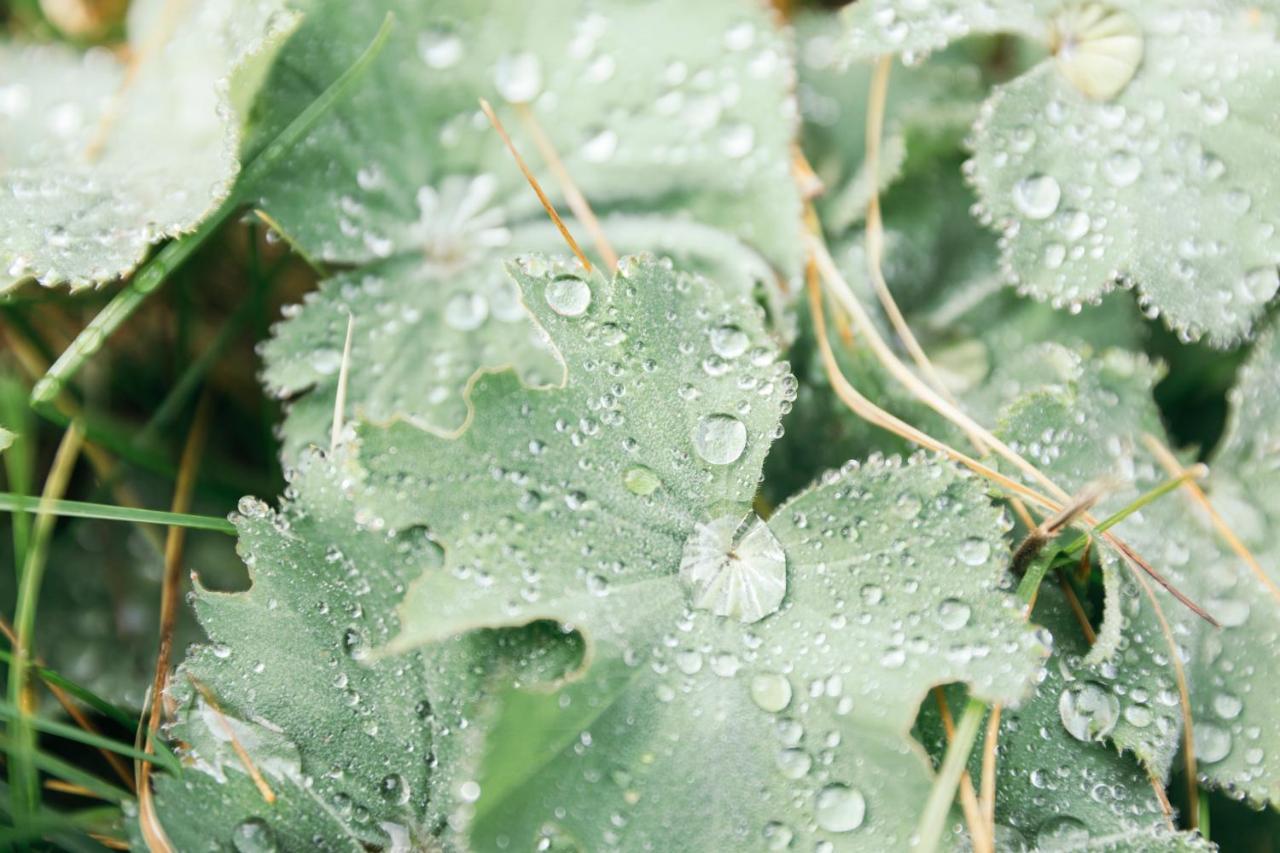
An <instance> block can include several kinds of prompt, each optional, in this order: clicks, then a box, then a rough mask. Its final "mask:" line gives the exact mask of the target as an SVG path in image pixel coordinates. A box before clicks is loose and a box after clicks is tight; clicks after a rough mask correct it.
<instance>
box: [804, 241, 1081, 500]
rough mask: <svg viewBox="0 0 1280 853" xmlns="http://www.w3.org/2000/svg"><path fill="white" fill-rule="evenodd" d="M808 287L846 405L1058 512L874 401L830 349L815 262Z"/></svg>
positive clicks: (830, 372)
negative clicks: (850, 380)
mask: <svg viewBox="0 0 1280 853" xmlns="http://www.w3.org/2000/svg"><path fill="white" fill-rule="evenodd" d="M808 271H809V274H808V291H809V307H810V313H811V314H812V315H813V326H814V332H815V334H816V336H817V339H818V349H819V352H820V353H821V354H822V362H823V367H824V368H825V370H826V374H827V379H828V381H830V382H831V387H832V390H834V391H835V393H836V396H838V397H839V398H840V399H841V401H842V402H844V404H845V405H846V406H848V407H849V408H850V409H851V410H852V411H853V413H854V414H856V415H858V416H859V417H861V418H862V419H863V420H865V421H867V422H868V423H870V424H872V425H874V426H878V427H880V428H881V429H884V430H887V431H888V432H892V433H893V434H895V435H897V436H900V437H902V438H904V439H906V440H907V441H910V442H912V443H913V444H916V445H919V446H920V447H924V448H926V449H928V450H932V451H934V452H936V453H940V454H942V455H943V456H946V457H947V458H949V459H951V460H953V461H955V462H958V463H960V464H961V465H964V466H965V467H966V468H968V469H969V470H971V471H973V472H975V473H977V474H979V475H980V476H982V477H984V478H986V479H988V480H990V481H992V482H993V483H996V484H998V485H1000V486H1002V487H1003V488H1005V489H1007V490H1008V491H1010V492H1012V493H1014V494H1017V495H1021V496H1022V497H1024V498H1026V499H1027V500H1029V501H1031V502H1032V503H1034V504H1036V505H1038V506H1041V507H1043V508H1045V509H1046V510H1048V511H1050V512H1056V511H1058V510H1059V509H1061V506H1060V505H1059V504H1058V503H1057V502H1055V501H1053V500H1052V499H1050V498H1047V497H1044V496H1043V495H1041V494H1040V493H1038V492H1036V491H1035V490H1034V489H1031V488H1028V487H1027V486H1024V485H1022V484H1021V483H1019V482H1017V481H1016V480H1012V479H1010V478H1009V477H1006V476H1005V475H1003V474H1001V473H1000V472H999V471H996V470H994V469H993V468H989V467H988V466H986V465H984V464H982V463H981V462H979V461H977V460H976V459H973V458H971V457H969V456H967V455H965V454H964V453H961V452H960V451H959V450H956V449H955V448H954V447H951V445H949V444H947V443H945V442H942V441H939V440H938V439H936V438H934V437H933V436H931V435H929V434H928V433H926V432H924V431H922V430H919V429H917V428H916V427H913V426H912V425H911V424H909V423H907V422H906V421H903V420H901V419H900V418H898V417H896V416H894V415H892V414H890V413H889V412H886V411H885V410H884V409H882V408H880V407H879V406H877V405H876V404H875V403H873V402H871V401H870V400H869V399H867V398H866V397H864V396H863V395H862V394H861V392H859V391H858V389H856V388H855V387H853V385H852V384H851V383H850V382H849V380H848V379H847V378H846V377H845V375H844V373H843V372H842V371H841V370H840V365H839V363H838V362H837V361H836V357H835V353H834V352H833V351H832V349H831V341H830V339H829V338H828V337H827V322H826V312H825V309H824V308H823V304H822V291H821V286H820V285H819V283H818V277H817V268H816V266H815V265H814V264H813V263H812V261H811V262H810V264H809V267H808Z"/></svg>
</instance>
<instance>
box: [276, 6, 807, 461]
mask: <svg viewBox="0 0 1280 853" xmlns="http://www.w3.org/2000/svg"><path fill="white" fill-rule="evenodd" d="M388 8H390V9H391V10H392V11H394V13H395V15H396V20H397V26H396V30H395V32H394V33H393V35H392V38H391V41H390V42H389V43H388V45H387V47H386V50H385V52H384V54H383V55H382V56H381V57H380V58H379V60H378V62H377V64H376V66H375V67H374V69H373V70H372V71H371V72H370V76H369V80H368V82H367V85H366V86H365V87H364V88H363V89H362V90H361V91H359V92H357V93H355V94H354V96H353V97H351V98H349V99H347V100H346V101H345V102H344V103H342V104H340V105H339V106H338V107H337V108H336V109H335V112H334V115H333V116H332V117H331V118H330V119H329V120H328V121H326V122H325V123H323V124H322V125H321V126H320V127H318V128H317V129H316V130H315V132H314V133H313V134H312V135H311V137H310V138H309V139H308V140H307V141H306V142H305V143H304V144H303V145H301V146H299V148H298V149H296V150H295V151H293V152H292V153H291V154H290V155H289V157H288V158H287V162H286V163H285V164H284V166H283V168H282V169H281V170H280V171H279V172H278V174H277V175H276V176H275V177H274V178H271V179H268V180H267V181H266V182H265V184H264V185H263V186H262V187H261V188H260V189H261V196H262V204H263V206H264V207H265V208H266V210H267V211H268V212H269V213H270V214H271V215H272V217H273V218H274V219H275V220H276V221H278V222H279V223H280V226H281V227H282V228H283V230H284V231H285V232H286V233H287V234H288V235H289V236H290V238H291V239H292V240H293V241H295V242H296V243H297V244H299V245H300V246H302V247H303V248H305V249H307V250H308V251H309V252H310V253H311V254H313V255H315V256H316V257H318V258H320V259H322V260H327V261H337V262H344V263H355V264H359V265H360V268H359V269H358V270H357V271H354V272H352V273H349V274H346V275H344V276H342V277H341V279H339V280H334V281H331V282H330V283H328V284H327V285H326V286H324V287H323V288H322V290H321V291H320V293H319V294H318V295H317V296H316V297H315V298H314V299H312V300H311V301H309V302H308V303H307V305H306V306H305V307H304V308H303V310H302V312H301V316H300V317H299V318H298V319H297V320H293V321H287V322H285V323H283V324H282V325H281V326H279V327H278V328H277V330H276V336H275V338H274V340H272V341H271V343H270V344H269V345H268V347H267V351H266V356H267V370H266V378H267V382H268V384H269V386H270V387H271V388H272V390H273V391H275V392H276V393H278V394H282V395H285V394H288V395H295V394H298V393H300V392H303V391H306V390H307V389H308V388H313V389H314V390H312V391H311V393H310V395H309V396H308V397H307V398H305V402H304V403H303V406H304V408H305V411H300V412H298V413H297V415H296V416H295V415H291V417H290V419H289V422H288V423H287V424H286V428H285V432H286V435H287V437H288V439H289V444H290V445H291V446H292V447H295V448H296V447H297V446H298V445H301V444H304V443H305V442H306V441H309V440H314V439H316V438H318V436H319V435H323V431H316V430H314V429H313V428H312V426H311V424H313V423H314V422H316V421H322V419H324V418H326V417H327V415H326V414H325V413H326V412H328V411H331V410H332V401H333V398H334V384H335V383H334V375H335V373H336V368H337V365H336V359H335V358H334V357H333V356H335V355H336V354H337V352H340V351H341V348H342V343H343V338H344V335H345V330H346V316H347V314H348V313H350V314H352V315H353V316H354V317H355V327H354V338H353V350H352V362H351V385H350V393H349V397H348V400H349V406H350V408H351V409H352V411H353V412H356V413H360V414H362V415H365V416H368V417H370V418H373V419H375V420H387V419H389V418H391V417H393V416H397V415H398V416H404V417H407V418H409V419H411V420H414V421H415V422H417V423H421V424H423V425H426V426H431V427H436V428H439V429H442V430H451V429H455V428H457V427H458V426H459V425H460V424H461V422H462V419H463V415H464V411H463V405H462V402H461V399H460V397H461V391H462V388H463V386H464V385H465V384H466V382H467V381H468V380H469V379H470V378H471V375H472V374H473V373H474V372H475V370H476V369H477V368H479V367H482V366H483V367H497V366H501V365H505V364H514V365H518V366H519V369H520V372H521V375H522V377H523V378H524V379H525V380H526V381H528V382H534V383H536V382H539V381H545V380H548V379H554V378H557V377H558V369H557V366H556V365H554V363H551V362H549V359H548V358H547V354H546V352H545V349H544V348H543V347H541V346H540V345H539V342H538V339H537V336H536V334H535V333H534V332H533V330H532V328H531V327H530V326H529V325H528V323H527V321H525V320H524V319H523V318H521V317H519V316H518V315H519V312H518V309H516V308H515V307H514V306H515V299H514V297H513V294H512V293H511V292H510V282H509V281H507V279H506V278H505V276H503V274H502V271H501V268H500V264H499V259H500V258H503V257H507V256H509V255H511V254H514V253H516V252H517V251H522V252H523V251H543V250H547V249H558V248H560V247H561V246H562V244H561V243H560V238H559V237H558V235H556V234H554V232H549V231H548V229H547V228H546V226H545V214H544V213H543V212H542V209H541V208H540V207H539V206H538V204H537V201H536V199H535V197H534V195H533V193H531V192H530V191H529V189H528V187H527V186H526V185H525V181H524V178H523V177H522V176H521V174H520V172H519V170H518V169H517V168H516V166H515V164H514V163H513V162H512V160H511V157H510V155H509V154H508V152H507V151H506V149H505V148H504V147H503V145H502V143H501V141H500V139H499V138H498V135H497V134H496V133H494V132H493V130H492V129H491V128H490V126H489V123H488V121H487V120H486V119H485V117H484V115H483V114H482V113H481V111H480V108H479V105H478V99H480V98H486V99H488V100H490V101H492V102H493V103H494V104H495V105H496V106H497V109H498V112H499V113H500V114H501V115H502V117H503V119H504V121H505V123H506V124H507V125H508V127H509V128H510V130H511V133H512V135H513V136H514V137H515V139H516V143H517V145H518V146H519V147H520V148H521V150H522V151H523V152H524V153H525V155H526V158H527V159H528V160H529V161H530V162H531V163H533V164H534V168H535V170H536V171H538V172H539V175H540V177H541V178H542V183H543V184H544V186H545V187H546V189H547V190H548V191H549V192H550V193H551V194H552V196H553V198H555V200H556V201H557V202H559V198H558V197H557V196H558V189H557V184H556V181H555V180H554V179H552V178H551V177H550V176H549V175H547V174H546V173H545V170H543V169H540V168H538V163H539V157H538V154H537V149H536V148H535V146H534V144H533V140H532V138H531V137H530V136H529V132H528V130H527V129H526V128H525V127H524V125H522V123H521V121H520V120H519V118H518V115H517V112H516V110H517V109H525V108H527V109H529V110H530V111H531V112H532V113H533V114H534V115H535V116H536V117H537V118H538V120H539V123H540V124H541V125H542V127H543V128H545V130H546V133H547V135H548V136H549V137H550V139H551V141H552V143H553V145H554V146H555V147H556V149H557V150H558V151H559V153H560V155H561V156H562V158H563V160H564V163H565V167H566V169H567V170H568V172H569V173H570V174H571V175H572V177H573V179H574V180H575V181H576V182H577V184H578V185H579V187H580V189H581V190H582V192H583V194H584V195H585V196H586V197H587V199H589V200H590V202H591V203H592V204H593V205H594V206H595V208H596V209H597V211H599V212H601V213H602V214H607V213H608V212H609V210H610V208H611V207H613V206H615V205H620V204H623V203H625V204H626V210H627V213H628V214H632V215H636V214H651V215H660V216H657V217H655V218H656V219H657V223H656V224H655V223H653V222H652V221H651V222H650V224H649V225H648V226H647V228H637V227H634V225H628V224H627V223H625V222H620V221H617V220H611V219H610V218H609V217H608V216H607V215H606V216H605V217H604V219H603V226H604V231H605V234H606V235H607V236H608V237H609V239H610V240H611V241H612V242H613V244H614V246H615V247H616V248H618V249H619V250H620V251H624V252H625V251H635V250H640V249H644V250H651V251H661V252H674V253H676V254H677V256H679V257H681V258H685V257H688V256H690V255H695V256H697V255H701V253H702V252H703V247H702V246H701V245H699V244H698V243H694V244H692V245H687V244H686V245H683V246H682V245H680V243H681V238H682V237H686V236H687V235H686V234H685V232H686V231H687V229H689V228H690V227H691V226H694V225H695V224H698V225H697V227H698V229H699V230H700V231H703V232H710V234H711V242H713V243H716V244H719V245H720V246H721V248H719V249H716V248H715V247H708V248H707V249H706V253H707V254H708V255H710V256H711V257H712V258H713V260H712V261H711V263H713V264H717V263H718V261H717V260H714V259H716V258H719V257H720V256H721V255H724V254H726V253H725V247H726V246H727V245H728V244H733V254H732V255H731V256H730V257H733V256H737V257H740V258H748V259H754V265H755V266H756V267H757V268H762V270H763V274H761V272H759V271H757V272H756V273H755V274H753V275H752V276H751V277H750V278H748V279H746V280H745V281H742V282H738V281H733V282H727V283H726V286H728V285H729V284H732V285H733V286H734V287H735V288H740V289H744V290H745V289H750V288H753V287H755V286H757V285H764V287H763V289H764V290H765V292H771V291H776V286H775V284H774V278H775V273H774V272H772V271H771V270H770V265H773V266H774V267H776V268H777V269H778V270H779V271H780V273H781V274H782V275H783V276H787V275H793V274H795V273H796V272H797V271H798V269H799V262H800V256H799V252H800V249H799V246H800V240H799V237H800V202H799V195H798V192H797V190H796V188H795V185H794V182H793V181H792V178H791V173H790V165H789V163H790V151H791V149H790V145H791V138H792V134H793V131H794V127H795V106H794V98H793V97H792V94H791V76H792V75H791V73H790V67H791V63H790V56H789V52H790V50H789V46H788V45H787V43H786V41H785V39H784V37H783V34H782V32H781V31H780V30H778V28H777V27H776V26H775V22H774V20H773V17H772V15H771V14H770V13H769V11H768V10H767V9H766V8H765V6H764V4H752V3H741V2H736V0H714V2H705V3H700V4H698V7H697V9H696V14H690V10H689V7H688V5H687V4H682V3H679V2H677V1H676V0H661V2H659V3H658V4H657V5H654V4H652V3H650V4H645V5H642V6H636V5H635V4H632V3H624V2H607V3H581V4H580V3H565V2H561V1H560V0H539V2H531V3H517V4H512V3H489V2H475V1H474V0H466V2H460V1H459V2H451V3H436V4H428V5H423V4H421V3H414V2H402V1H401V0H396V1H395V2H376V3H350V2H347V0H319V2H316V3H314V4H313V8H312V11H311V13H310V15H309V17H308V20H307V22H306V23H305V24H304V25H303V27H302V29H301V30H300V32H299V34H298V36H297V37H296V38H295V39H294V40H292V41H291V42H290V44H289V46H288V47H287V48H286V50H285V53H284V55H283V56H282V58H281V61H280V64H279V66H278V67H277V70H276V73H275V75H274V77H273V78H272V86H271V87H270V88H269V89H268V91H267V95H266V97H265V99H264V102H263V104H262V107H261V116H262V118H263V121H264V122H266V123H267V124H268V125H269V124H271V123H273V122H279V121H283V120H285V119H287V117H288V116H289V115H291V114H293V113H295V112H296V111H297V110H298V109H299V108H300V106H301V105H303V104H305V103H306V102H307V101H308V100H309V99H310V98H311V97H312V95H313V92H314V89H315V87H316V86H317V85H321V84H322V82H323V81H325V80H328V79H332V78H333V77H334V76H336V75H337V73H338V72H340V71H341V70H342V68H343V67H344V63H346V62H347V61H348V59H349V58H350V55H352V54H353V53H354V51H356V50H357V49H358V47H359V46H360V45H363V44H364V43H365V41H366V40H367V38H368V35H369V34H370V33H372V32H373V30H374V29H376V27H377V26H378V24H379V22H380V21H381V20H382V17H383V15H384V14H385V12H386V11H387V9H388ZM677 19H678V20H679V21H680V25H679V26H678V27H672V26H670V25H669V22H670V21H672V20H677ZM513 104H518V105H519V106H518V107H513V106H512V105H513ZM726 162H728V163H731V164H732V166H733V168H730V169H726V168H725V164H726ZM300 175H301V176H304V179H302V180H299V177H298V176H300ZM559 207H560V209H561V210H562V211H563V212H565V213H567V209H566V208H565V206H564V205H563V204H559ZM571 225H572V224H571ZM658 226H661V227H658ZM708 226H712V227H713V228H714V229H719V230H713V229H712V228H708ZM572 227H573V228H574V231H575V233H576V235H577V237H578V239H579V240H580V241H581V242H582V243H583V244H584V245H587V246H588V248H589V247H590V246H589V244H590V240H589V239H588V234H587V232H586V230H585V229H583V228H582V227H581V226H579V225H573V226H572ZM740 241H741V242H740ZM686 242H688V241H687V240H686ZM743 243H745V244H749V245H751V246H753V247H754V251H753V250H751V249H747V248H746V246H745V245H743ZM756 251H758V252H759V253H760V254H759V255H756V254H755V252H756ZM761 256H763V258H764V259H766V260H767V262H766V261H761V260H760V257H761ZM702 263H703V264H704V265H706V263H707V262H706V261H703V262H702ZM734 263H736V264H737V265H738V266H742V262H741V261H736V262H734ZM724 278H725V277H724V276H723V275H717V279H718V280H722V281H723V280H724ZM389 351H395V352H397V353H403V354H404V356H403V357H402V358H401V359H400V360H401V361H402V362H403V364H405V365H412V369H411V370H410V368H408V367H405V368H400V369H397V368H396V367H393V366H391V365H389V364H388V362H387V360H386V359H385V357H384V356H385V354H386V353H387V352H389ZM317 353H318V357H319V358H320V359H321V361H322V363H321V364H317V363H316V361H315V359H316V358H317V355H316V354H317Z"/></svg>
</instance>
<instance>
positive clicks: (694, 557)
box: [680, 516, 787, 622]
mask: <svg viewBox="0 0 1280 853" xmlns="http://www.w3.org/2000/svg"><path fill="white" fill-rule="evenodd" d="M739 527H740V525H739V522H738V519H736V518H734V517H732V516H723V517H721V518H718V519H716V520H714V521H711V522H708V523H706V524H701V523H700V524H697V525H696V526H695V527H694V529H693V533H691V534H690V535H689V538H688V539H687V540H686V541H685V543H684V553H683V555H682V556H681V559H680V578H681V580H683V581H684V583H685V586H686V588H688V590H689V593H690V595H691V596H692V599H693V606H694V607H697V608H699V609H702V610H710V611H711V612H712V613H714V614H716V615H717V616H725V617H728V618H731V619H738V620H740V621H742V622H757V621H759V620H761V619H763V618H764V617H766V616H768V615H769V614H770V613H773V612H774V611H776V610H777V609H778V608H779V607H780V606H781V605H782V599H783V596H784V595H785V594H786V591H787V558H786V555H785V554H784V553H783V551H782V546H781V545H780V544H779V543H778V540H777V538H776V537H775V536H774V535H773V531H771V530H770V529H769V526H768V525H767V524H765V523H764V522H762V521H761V520H760V519H759V518H758V517H753V519H752V521H751V522H750V525H749V526H748V528H747V532H746V533H745V535H743V536H742V538H741V539H739V540H738V541H737V542H736V543H735V542H734V536H735V534H736V533H737V531H738V529H739Z"/></svg>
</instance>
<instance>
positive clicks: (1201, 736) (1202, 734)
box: [1192, 722, 1231, 764]
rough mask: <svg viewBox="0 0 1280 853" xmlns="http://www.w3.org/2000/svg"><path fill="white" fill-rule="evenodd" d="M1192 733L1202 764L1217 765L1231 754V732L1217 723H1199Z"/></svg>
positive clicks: (1197, 757) (1197, 754)
mask: <svg viewBox="0 0 1280 853" xmlns="http://www.w3.org/2000/svg"><path fill="white" fill-rule="evenodd" d="M1192 732H1193V736H1194V741H1195V747H1196V760H1197V761H1199V762H1200V763H1201V764H1217V763H1218V762H1219V761H1222V760H1223V759H1224V758H1226V757H1227V756H1228V755H1230V754H1231V732H1229V731H1228V730H1227V729H1225V728H1224V727H1222V726H1220V725H1218V724H1217V723H1207V722H1197V723H1196V724H1195V725H1194V726H1193V727H1192Z"/></svg>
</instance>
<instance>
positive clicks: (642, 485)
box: [622, 465, 662, 497]
mask: <svg viewBox="0 0 1280 853" xmlns="http://www.w3.org/2000/svg"><path fill="white" fill-rule="evenodd" d="M622 484H623V485H624V486H626V487H627V491H629V492H631V493H632V494H633V495H640V496H641V497H644V496H645V495H651V494H653V493H654V492H656V491H657V490H658V489H659V488H660V487H661V486H662V481H661V480H659V479H658V475H657V474H655V473H653V472H652V471H650V470H649V469H648V468H646V467H644V466H643V465H635V466H632V467H631V468H628V469H627V470H626V471H625V472H623V474H622Z"/></svg>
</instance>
